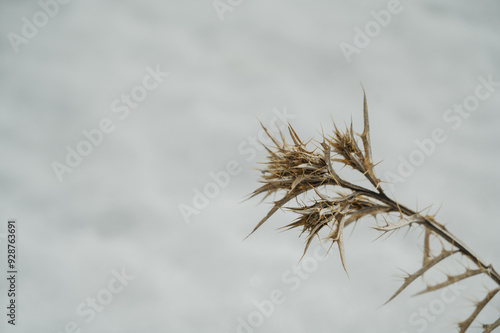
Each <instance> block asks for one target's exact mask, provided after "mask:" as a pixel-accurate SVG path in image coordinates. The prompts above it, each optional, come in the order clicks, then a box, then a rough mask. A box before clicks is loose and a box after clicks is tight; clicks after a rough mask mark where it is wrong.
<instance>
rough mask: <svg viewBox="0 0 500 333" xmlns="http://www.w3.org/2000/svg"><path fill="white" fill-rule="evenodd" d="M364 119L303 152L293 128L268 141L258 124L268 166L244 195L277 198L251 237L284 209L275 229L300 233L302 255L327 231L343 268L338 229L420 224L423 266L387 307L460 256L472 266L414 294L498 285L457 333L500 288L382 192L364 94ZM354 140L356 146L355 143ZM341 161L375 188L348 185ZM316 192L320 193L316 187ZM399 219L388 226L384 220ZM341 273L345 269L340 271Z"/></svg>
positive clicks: (455, 242) (432, 226)
mask: <svg viewBox="0 0 500 333" xmlns="http://www.w3.org/2000/svg"><path fill="white" fill-rule="evenodd" d="M363 95H364V98H363V116H364V117H363V118H364V128H363V132H362V133H361V134H357V133H355V132H354V130H353V127H352V124H351V126H350V127H347V128H346V129H345V131H340V130H339V129H338V128H337V127H336V126H335V130H334V132H333V135H332V136H325V135H324V134H323V135H322V140H321V141H320V142H317V144H316V146H315V147H314V148H313V149H312V148H308V145H309V144H310V142H305V143H304V142H303V141H302V140H301V139H300V138H299V136H298V135H297V133H296V132H295V130H294V129H293V128H292V126H290V125H289V127H288V132H289V135H290V137H291V140H292V143H288V142H287V141H286V140H285V136H284V135H283V133H281V132H280V139H277V138H275V137H274V136H273V135H272V134H271V133H270V132H269V131H268V130H267V128H265V127H264V126H263V125H262V124H261V125H262V127H263V128H264V131H265V132H266V134H267V135H268V136H269V138H270V139H271V140H272V142H273V144H274V145H273V146H270V147H268V146H265V148H266V149H267V151H268V156H267V162H266V163H265V167H264V168H263V169H262V170H261V172H262V177H261V180H260V182H261V183H262V186H260V187H259V188H258V189H256V190H255V191H254V192H253V193H252V194H251V197H253V196H256V195H259V194H264V198H267V197H268V196H269V195H271V194H277V193H281V192H282V193H284V194H283V196H282V197H281V199H279V200H277V201H275V202H274V206H273V207H272V208H271V210H270V211H269V212H268V214H267V215H266V216H265V217H264V218H263V219H262V220H261V221H260V222H259V223H258V224H257V225H256V226H255V228H254V229H253V231H252V232H251V233H250V234H252V233H253V232H254V231H255V230H257V229H258V228H259V227H260V226H261V225H262V224H263V223H264V222H266V221H267V220H268V219H269V218H270V217H271V216H272V215H273V214H274V213H275V212H276V211H277V210H278V209H280V208H286V209H288V210H290V211H292V212H294V213H296V214H297V215H298V217H297V218H296V219H295V220H294V221H293V222H292V223H290V224H288V225H286V226H284V227H282V228H285V229H294V228H299V229H301V234H302V233H305V234H306V244H305V249H304V254H305V253H306V251H307V249H308V248H309V245H310V244H311V242H312V240H313V239H314V238H315V237H318V238H319V233H320V231H321V230H328V235H327V237H326V239H328V240H329V241H331V243H332V245H333V244H334V243H337V246H338V248H339V254H340V259H341V262H342V266H343V268H344V270H346V266H345V251H344V238H343V233H344V229H345V228H346V227H347V226H349V225H350V224H352V223H353V222H356V221H358V220H359V219H361V218H362V217H365V216H374V217H376V216H381V217H382V218H383V219H384V221H386V224H385V225H377V226H376V227H374V229H376V230H378V231H380V232H381V233H382V234H385V233H388V232H394V231H396V230H399V229H401V228H403V227H412V226H419V227H420V228H423V229H424V231H425V234H424V246H423V261H422V267H421V268H420V269H418V270H417V271H416V272H414V273H412V274H408V275H407V276H406V277H405V278H404V280H403V284H402V285H401V287H400V288H399V289H398V290H397V291H396V292H395V293H394V295H393V296H392V297H390V298H389V300H388V301H387V302H390V301H391V300H392V299H394V298H395V297H396V296H398V295H399V294H400V293H401V292H402V291H403V290H405V289H406V288H407V287H408V286H409V285H410V284H411V283H412V282H414V281H415V280H417V279H418V278H420V277H423V275H424V274H425V273H426V272H427V271H429V270H431V269H432V268H434V267H435V266H436V265H438V264H439V263H440V262H441V261H443V260H445V259H447V258H451V257H454V256H456V255H457V254H462V255H463V256H465V257H466V258H468V259H470V261H471V265H473V266H474V267H473V268H466V270H465V272H464V273H462V274H457V275H448V276H447V279H446V280H444V281H442V282H440V283H437V284H434V285H427V287H426V288H425V289H424V290H422V291H421V292H419V293H417V294H416V295H419V294H423V293H427V292H433V291H436V290H441V289H443V288H446V287H447V286H449V285H452V284H454V283H457V282H459V281H463V280H464V279H467V278H469V277H472V276H476V275H480V274H484V275H487V276H488V277H489V278H490V279H491V280H493V282H495V283H496V284H497V285H498V286H499V288H496V289H493V290H491V291H489V292H488V293H487V295H486V296H485V297H484V298H483V299H482V300H481V301H478V302H476V303H475V304H474V311H473V312H472V314H471V315H470V316H469V317H468V318H466V319H465V320H463V321H462V322H460V323H458V324H457V326H458V327H457V328H458V330H459V331H460V332H466V331H467V329H468V328H469V327H470V326H471V324H472V323H473V322H474V320H475V319H476V318H477V316H478V315H479V313H480V312H481V310H482V309H483V308H485V307H486V306H487V304H488V303H489V302H490V301H491V300H492V299H493V298H494V297H495V296H496V294H497V293H498V291H500V275H499V274H498V273H497V272H496V271H495V270H494V269H493V267H492V266H491V265H487V264H486V263H484V262H483V261H482V260H481V259H479V257H478V256H477V255H476V254H475V253H474V252H472V250H470V249H469V248H468V247H467V245H466V244H465V243H463V242H462V241H461V240H459V239H458V238H457V237H456V236H454V235H453V234H452V233H450V232H449V231H448V230H447V229H446V228H445V227H444V226H443V225H442V224H440V223H438V222H437V221H436V220H435V219H434V216H430V215H422V214H421V212H417V211H413V210H411V209H409V208H407V207H405V206H403V205H401V204H400V203H398V202H397V201H395V200H393V199H391V198H389V197H388V196H387V195H386V194H385V193H384V191H383V190H382V188H381V184H380V183H381V182H380V180H379V179H378V178H377V177H376V176H375V172H374V170H373V168H374V163H373V159H372V148H371V143H370V128H369V120H368V107H367V102H366V94H365V93H364V90H363ZM357 137H359V138H360V139H361V140H360V141H361V142H359V140H357ZM333 162H335V163H340V164H341V165H343V166H347V167H350V168H351V169H353V170H354V171H356V172H359V173H360V174H361V175H363V177H365V178H366V179H367V180H368V181H369V182H370V183H371V184H372V185H373V187H374V189H368V188H366V187H363V186H360V185H357V184H354V183H351V182H349V181H347V180H345V179H344V178H342V177H341V176H339V173H338V172H336V171H335V170H334V168H333V165H332V163H333ZM326 186H332V187H333V189H334V190H335V191H336V193H337V195H336V196H335V197H333V198H332V197H329V196H327V195H326V193H325V192H324V188H325V187H326ZM321 189H323V191H322V190H321ZM311 191H313V192H314V194H316V196H317V199H315V200H313V202H312V203H311V204H310V205H306V204H303V203H301V204H299V207H285V205H286V204H287V203H288V202H290V201H291V200H292V199H297V198H298V197H299V196H300V195H301V194H305V193H308V192H311ZM394 215H396V217H397V218H398V221H396V222H389V221H391V216H392V217H394ZM431 237H433V238H435V239H437V240H438V241H439V243H440V244H441V251H440V253H439V254H437V255H435V254H433V253H432V252H431V245H430V243H431ZM346 272H347V270H346ZM482 327H483V332H492V331H493V330H494V329H495V328H497V327H500V318H499V319H497V320H496V321H495V322H493V323H491V324H484V325H482Z"/></svg>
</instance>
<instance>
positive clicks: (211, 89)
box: [0, 0, 500, 333]
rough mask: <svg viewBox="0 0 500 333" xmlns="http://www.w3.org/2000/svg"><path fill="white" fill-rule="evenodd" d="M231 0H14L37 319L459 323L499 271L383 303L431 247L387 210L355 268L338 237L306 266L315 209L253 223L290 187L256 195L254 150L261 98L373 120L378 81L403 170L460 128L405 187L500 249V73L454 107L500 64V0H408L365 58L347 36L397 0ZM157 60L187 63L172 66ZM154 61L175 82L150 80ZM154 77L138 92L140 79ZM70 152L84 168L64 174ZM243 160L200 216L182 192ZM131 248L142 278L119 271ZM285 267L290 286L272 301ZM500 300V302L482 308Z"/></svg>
mask: <svg viewBox="0 0 500 333" xmlns="http://www.w3.org/2000/svg"><path fill="white" fill-rule="evenodd" d="M54 3H55V4H58V5H57V7H56V6H54ZM218 3H219V5H218V6H222V5H221V4H220V3H222V4H225V6H226V7H224V8H225V9H221V8H223V7H218V8H219V9H218V10H219V12H218V10H217V9H216V8H215V7H214V3H213V2H212V1H150V0H144V1H92V0H89V1H78V0H73V1H70V2H68V3H67V4H63V3H62V1H61V3H59V2H54V1H52V2H51V1H49V0H45V1H44V0H42V1H41V2H40V3H39V2H37V1H15V2H14V1H9V2H7V1H2V2H1V3H0V28H1V31H2V38H1V39H0V94H1V98H0V117H1V122H0V126H1V130H0V136H1V138H2V139H1V141H0V154H1V158H2V163H0V177H1V186H0V194H1V200H0V205H1V206H0V221H2V224H1V229H0V233H3V234H5V232H6V221H7V219H8V218H12V217H14V218H17V219H18V223H19V272H20V273H19V286H18V291H19V297H18V305H19V309H18V325H17V326H16V328H17V329H18V332H72V331H75V332H80V331H81V332H121V333H128V332H150V333H154V332H220V333H226V332H245V333H250V332H290V333H295V332H317V333H319V332H398V333H402V332H407V333H411V332H455V331H456V330H455V328H454V326H453V325H454V323H456V322H457V321H458V320H460V319H462V318H463V317H464V316H466V315H468V314H469V313H470V312H471V311H472V308H471V307H470V306H469V304H470V303H469V302H468V301H467V300H466V298H467V297H472V296H471V295H472V294H477V291H478V290H479V292H480V293H481V292H483V291H482V290H483V289H481V288H480V287H481V285H482V284H483V283H484V284H486V285H488V282H487V281H486V279H482V278H477V277H476V278H472V279H471V281H470V282H469V283H465V284H464V285H465V286H466V288H465V290H461V291H460V297H458V298H457V299H456V300H455V301H453V302H451V303H450V304H445V307H443V308H442V309H441V308H439V307H437V308H434V310H432V309H431V310H432V311H434V313H435V314H436V315H435V316H432V319H425V320H423V319H422V318H424V317H423V316H422V315H421V312H419V311H421V309H422V308H424V309H425V308H429V307H430V306H431V307H432V306H436V304H437V303H439V302H440V301H439V300H440V297H441V296H440V295H439V293H437V294H429V295H424V296H419V297H414V298H412V297H410V295H411V294H412V292H417V291H419V290H420V289H421V288H422V287H423V286H424V284H423V283H422V282H420V281H419V282H418V283H416V284H415V286H413V287H411V288H410V289H409V290H407V291H406V292H404V293H403V294H402V295H400V296H399V297H398V298H396V299H395V300H394V301H393V302H391V303H389V304H388V305H385V306H381V305H382V304H383V303H384V302H385V301H386V300H387V299H388V298H389V296H390V295H392V293H393V292H394V291H395V290H396V289H397V288H398V286H399V283H400V281H399V280H398V279H397V277H396V275H398V274H400V273H401V271H400V270H399V269H404V270H406V271H410V272H412V271H414V270H416V269H418V267H419V265H420V263H421V254H420V251H421V250H420V248H421V246H422V236H421V234H420V232H419V231H417V230H412V231H410V233H409V234H408V235H407V236H406V237H405V235H404V233H399V234H396V235H393V236H391V237H389V238H388V239H380V240H377V241H375V242H374V240H375V239H376V238H377V237H378V235H379V234H378V232H376V231H374V230H372V229H370V228H369V227H370V226H374V221H373V220H370V219H366V220H362V221H361V222H360V224H359V225H358V226H357V228H356V230H355V232H354V233H353V234H352V236H350V235H349V233H348V235H347V236H348V237H347V239H346V253H347V268H348V270H349V278H348V277H347V275H346V274H345V272H344V271H343V269H342V267H341V264H340V260H339V258H338V251H337V249H336V248H334V249H333V250H332V252H331V256H329V257H328V259H327V260H326V261H323V262H318V261H314V260H312V261H310V262H311V263H314V262H315V263H317V265H313V266H311V267H312V268H311V267H309V269H310V271H311V272H310V273H309V274H308V275H307V278H305V277H304V278H302V277H299V280H297V277H298V275H296V274H295V273H290V272H291V269H292V267H293V266H294V265H297V264H298V262H299V259H300V257H301V255H302V249H303V244H304V238H298V235H299V231H298V230H294V231H290V232H285V233H281V232H277V231H275V230H276V228H278V227H280V226H282V225H284V224H285V223H289V221H291V219H292V218H293V215H291V214H290V213H283V212H279V213H277V214H276V215H275V216H273V217H272V218H271V219H270V220H269V221H268V222H267V223H266V224H265V225H264V226H263V227H262V228H261V229H259V231H258V232H256V233H255V234H253V235H252V236H251V237H250V238H248V239H246V240H245V241H243V238H244V237H245V236H247V234H248V233H249V232H250V231H251V230H252V228H253V227H254V225H255V224H256V223H257V222H258V221H259V220H260V219H261V218H262V217H263V216H264V215H265V214H266V212H267V210H268V209H269V208H270V204H269V203H268V202H266V203H263V204H259V198H257V199H252V200H250V201H245V202H242V200H243V199H244V198H245V196H246V195H247V194H249V193H250V192H251V191H253V190H254V189H255V188H256V187H257V186H258V183H257V179H258V172H257V171H255V170H254V168H258V167H259V164H258V163H259V162H262V161H263V159H264V156H265V155H264V152H263V151H261V150H256V149H254V148H252V147H253V146H252V142H253V141H252V140H254V139H252V138H255V137H256V136H258V134H259V132H260V127H259V123H258V119H260V120H261V121H262V122H263V123H264V124H269V122H270V121H271V120H272V119H273V117H274V116H275V115H276V113H275V112H277V111H279V112H283V110H286V112H287V114H290V115H292V116H293V118H292V116H290V118H288V119H287V120H289V121H290V122H291V123H292V124H293V125H294V127H295V129H296V130H297V132H298V133H299V135H301V136H302V137H303V138H305V139H307V138H311V137H318V135H319V134H318V133H319V132H318V131H320V130H321V126H323V129H324V130H325V132H327V133H328V132H329V131H331V130H332V127H333V126H332V122H331V117H333V119H334V120H335V122H336V123H337V124H338V125H340V126H343V124H344V122H345V123H348V122H349V121H350V119H351V117H352V119H353V122H354V124H355V128H357V130H358V131H361V125H362V122H361V119H362V118H361V116H362V114H361V112H362V90H361V86H360V82H362V83H363V85H364V87H365V89H366V92H367V96H368V103H369V109H370V117H371V129H372V144H373V150H374V158H375V160H376V161H383V162H382V163H380V164H379V165H378V166H377V168H376V171H377V172H378V174H379V175H380V176H381V177H383V176H384V175H385V174H386V173H387V172H395V171H396V170H397V168H398V165H399V164H400V159H399V158H400V156H402V157H403V158H406V159H407V158H408V157H409V155H410V154H411V153H412V152H413V151H415V150H416V149H417V148H418V147H417V146H416V144H415V142H414V141H415V140H424V139H426V138H429V137H431V133H432V131H433V130H434V129H436V128H442V129H443V130H444V131H445V133H446V135H447V138H448V139H447V140H446V142H444V143H441V144H438V145H437V146H436V151H435V153H433V154H430V156H426V157H425V161H424V163H422V164H421V165H420V166H418V167H416V168H415V170H414V172H413V173H412V174H411V175H409V176H408V177H406V178H405V181H404V183H402V182H397V183H395V184H394V188H393V189H392V192H393V194H394V196H395V197H396V198H397V199H398V200H400V201H401V202H402V203H405V204H406V205H407V206H409V207H411V208H417V207H418V208H425V207H426V206H428V205H431V204H433V205H434V206H433V208H432V212H435V211H436V210H437V209H438V208H439V207H440V206H441V209H440V211H439V213H438V215H437V220H438V221H440V222H442V223H445V224H447V226H448V228H449V229H450V230H451V231H452V232H454V233H456V234H457V235H458V236H459V238H461V239H463V240H464V241H466V243H468V244H469V246H470V247H471V248H472V249H474V250H475V251H476V252H477V253H479V254H480V256H481V257H482V258H483V259H484V260H485V261H486V262H491V263H493V265H494V266H496V267H497V269H498V267H500V255H499V253H500V251H499V250H498V249H499V245H498V235H499V234H500V221H499V219H498V213H497V211H496V208H497V207H496V206H497V205H498V202H499V200H500V194H499V192H498V185H499V182H500V175H499V173H498V172H497V170H498V168H499V167H500V156H499V152H500V151H499V146H498V142H499V139H500V132H499V131H498V125H499V122H500V113H499V112H498V111H499V106H500V91H499V90H500V87H498V86H497V87H496V88H495V91H493V92H492V93H491V94H490V96H489V97H488V98H486V99H485V100H483V101H480V104H479V106H478V107H477V109H476V110H475V111H473V112H470V113H467V118H463V117H461V118H460V119H461V123H460V126H458V125H457V126H458V128H457V129H456V130H455V129H453V128H452V125H453V124H458V123H455V122H446V121H445V120H444V119H443V115H444V114H445V113H446V112H447V111H446V110H447V109H449V108H452V107H453V105H454V104H462V103H463V102H464V99H466V98H467V97H468V96H471V95H473V94H474V92H475V89H476V87H477V86H478V85H480V81H479V80H478V78H479V77H483V78H488V76H492V78H493V80H494V81H496V82H498V81H500V64H499V62H498V59H500V43H499V42H500V40H499V37H500V36H499V33H500V21H499V20H498V15H499V10H500V5H499V4H498V2H496V1H493V0H491V1H479V2H470V1H455V2H453V3H441V2H438V1H408V0H404V1H401V3H400V5H399V7H398V9H399V12H398V14H393V15H392V16H391V20H390V22H389V23H388V24H386V26H385V27H381V28H380V31H379V32H377V33H376V34H374V35H375V36H374V37H372V38H370V39H371V41H370V43H369V45H367V46H366V47H363V48H359V52H358V53H356V54H352V55H351V57H350V61H348V60H347V59H346V57H345V56H344V54H343V52H342V50H341V47H340V45H341V44H342V43H349V44H351V45H355V43H354V38H355V35H356V31H357V30H356V29H357V28H359V29H361V30H364V29H365V28H366V26H367V24H369V22H375V19H374V16H373V14H372V13H371V11H375V12H376V13H380V11H381V10H387V8H388V2H387V1H351V2H346V1H326V0H323V1H315V2H306V1H298V0H287V1H284V0H281V1H272V2H270V1H262V0H260V1H259V0H254V1H234V0H233V1H232V2H231V1H226V0H224V1H220V2H218ZM46 4H52V6H50V5H46ZM215 4H217V2H215ZM231 4H232V5H231ZM44 8H45V9H44ZM47 11H49V12H50V13H51V14H52V15H50V16H49V15H48V14H44V13H46V12H47ZM40 12H41V13H42V14H40ZM44 15H45V16H44ZM44 18H47V20H46V21H44ZM27 22H28V23H27ZM35 23H37V24H38V25H39V26H38V27H37V26H36V25H34V24H35ZM30 25H32V26H31V27H30ZM379 26H380V25H379ZM33 28H34V29H33ZM147 68H149V72H151V71H156V70H159V71H161V72H168V73H169V75H168V76H166V75H165V76H161V75H160V76H159V79H158V81H159V82H158V81H157V82H156V83H158V84H154V83H155V81H154V79H153V78H152V77H150V78H149V79H148V77H147V75H150V74H149V72H148V69H147ZM144 80H146V82H147V83H146V84H149V86H151V85H155V88H154V89H151V90H150V91H147V90H144V89H143V88H141V86H142V85H143V81H144ZM137 87H139V88H137ZM484 91H486V90H484ZM144 92H146V93H147V96H144V98H143V100H142V98H140V99H141V101H140V102H138V103H137V105H135V104H132V103H134V102H133V101H132V102H130V103H131V104H130V105H133V107H132V106H130V107H126V106H125V105H126V104H125V103H126V102H125V101H124V100H122V99H123V98H127V97H126V96H125V97H124V94H126V95H131V94H132V93H133V94H135V95H134V96H141V95H140V94H141V93H144ZM113 105H114V107H113ZM118 107H121V108H122V109H120V110H121V111H120V112H114V110H115V111H118ZM127 108H128V109H129V111H130V112H129V113H128V114H127V115H126V114H125V113H126V112H127V111H125V109H127ZM273 110H275V111H273ZM120 117H121V118H123V119H121V118H120ZM455 117H456V115H455ZM103 119H109V120H108V121H109V122H111V125H110V126H111V127H112V129H113V131H112V132H111V133H107V134H103V136H102V142H99V143H98V144H97V145H93V146H91V148H90V149H91V152H90V153H89V154H88V155H87V156H84V157H83V158H82V160H81V161H80V163H79V164H78V165H77V166H75V167H69V166H68V165H67V162H66V157H67V154H68V150H67V147H68V146H69V147H70V149H75V150H76V149H78V145H79V144H80V148H81V149H85V148H87V149H89V147H85V144H81V142H82V141H83V140H86V137H85V135H84V134H83V133H82V131H92V130H93V129H96V128H98V127H99V125H100V123H101V122H102V121H103ZM457 121H458V120H457ZM104 122H106V120H104ZM94 133H95V131H94ZM96 138H97V139H99V135H97V136H96ZM97 139H96V140H97ZM98 141H99V140H98ZM98 141H96V142H98ZM230 161H233V162H230ZM234 161H235V162H234ZM54 162H57V163H61V165H66V167H67V168H70V169H71V172H63V174H62V175H61V174H60V178H61V179H62V181H59V179H58V176H57V172H55V171H54V165H55V164H54ZM75 163H76V162H75ZM228 163H233V164H234V163H236V165H237V166H238V168H237V169H238V171H239V172H237V174H235V175H234V176H231V178H230V182H229V184H228V185H227V186H222V188H219V190H218V191H217V192H218V193H217V195H214V197H213V198H210V199H209V203H208V204H207V205H206V207H203V208H202V209H198V211H197V213H196V214H192V215H191V216H190V217H189V218H188V219H186V218H184V217H183V215H182V214H181V210H180V207H184V206H182V205H186V206H191V207H192V206H193V199H194V198H195V193H196V191H197V190H199V191H204V188H205V186H206V185H207V184H208V183H211V182H213V179H212V178H211V176H210V173H211V172H212V173H218V172H220V171H222V170H225V169H226V167H227V164H228ZM60 170H62V169H60ZM65 171H68V169H65ZM417 205H418V206H417ZM187 222H189V223H187ZM0 241H1V244H0V246H1V247H2V251H3V252H2V258H1V261H0V262H1V264H0V267H1V269H2V271H3V272H5V262H6V258H5V239H4V238H3V239H2V238H0ZM326 246H327V245H326ZM315 247H317V245H316V244H314V245H313V246H312V249H314V248H315ZM311 255H312V252H311ZM452 268H453V266H452ZM455 269H456V271H460V265H459V264H458V263H456V265H455ZM123 270H125V271H126V274H128V275H129V276H130V280H129V281H127V282H125V284H126V285H125V286H123V288H121V291H120V292H116V293H114V292H113V293H110V292H109V291H108V290H110V287H109V285H110V283H111V284H112V283H113V282H114V281H115V280H114V279H115V277H114V276H115V275H116V274H118V273H119V272H122V271H123ZM117 272H118V273H117ZM284 276H285V277H284ZM304 276H305V275H304ZM132 277H133V279H132ZM287 277H288V279H287ZM291 277H293V278H294V279H295V280H293V281H295V282H294V283H292V282H291V281H292V280H291V279H292V278H291ZM1 281H2V282H1V283H0V287H1V288H0V290H1V296H0V300H2V304H6V301H7V300H6V292H5V288H4V287H5V286H6V284H5V279H1ZM297 281H298V282H297ZM297 283H300V286H298V284H297ZM117 285H118V284H117ZM296 286H298V287H297V288H296V290H292V289H294V288H293V287H296ZM478 287H479V289H478ZM111 289H112V288H111ZM275 289H279V290H281V291H282V293H283V295H282V298H281V299H282V300H284V302H283V303H282V304H279V305H276V306H275V308H274V309H273V311H271V312H272V314H270V315H269V316H265V315H263V314H262V313H261V314H260V315H259V314H255V313H257V312H258V307H256V305H255V302H260V304H268V303H266V300H269V299H270V297H271V296H270V295H271V294H273V290H275ZM109 295H111V296H112V299H109V297H108V296H109ZM106 297H108V298H106ZM92 298H94V299H97V302H98V303H97V306H96V307H94V308H92V305H91V302H92V300H91V299H92ZM89 302H90V303H89ZM103 302H104V303H106V304H103ZM440 304H442V302H441V303H440ZM498 304H499V303H498V299H496V300H495V301H494V305H497V307H498ZM2 308H4V305H2ZM78 309H80V311H79V310H78ZM92 309H93V310H92ZM436 309H437V310H436ZM268 310H269V309H268ZM82 311H83V313H82ZM85 311H86V312H85ZM432 311H431V313H432ZM4 312H5V310H2V313H1V317H2V318H3V319H2V325H5V321H6V320H5V314H4ZM264 312H266V311H264ZM436 312H439V313H436ZM91 313H93V314H91ZM259 316H260V317H259ZM497 317H498V311H497V310H495V309H494V308H493V310H491V309H490V310H488V311H485V312H484V313H483V314H482V315H481V316H480V317H479V318H480V321H481V322H484V323H489V322H491V321H493V320H495V319H496V318H497ZM249 320H250V322H252V320H253V321H254V322H256V323H258V325H257V326H259V327H255V326H256V325H253V326H251V325H250V324H248V322H249ZM242 322H245V323H247V324H242ZM424 324H425V325H424ZM68 325H69V326H68ZM246 325H248V326H246ZM245 326H246V327H245ZM5 327H6V325H5ZM68 327H69V329H68ZM9 329H12V328H10V327H9ZM78 330H80V331H78ZM474 330H477V328H474V329H472V330H471V331H474ZM13 331H14V330H13Z"/></svg>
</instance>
